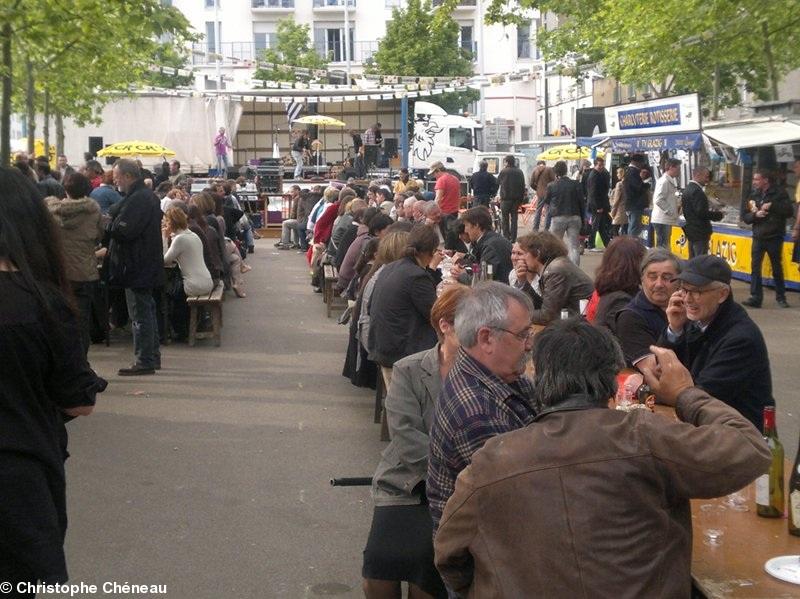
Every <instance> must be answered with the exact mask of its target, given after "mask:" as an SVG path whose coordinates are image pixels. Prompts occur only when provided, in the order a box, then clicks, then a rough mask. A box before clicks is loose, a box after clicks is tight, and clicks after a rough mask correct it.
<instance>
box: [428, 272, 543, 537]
mask: <svg viewBox="0 0 800 599" xmlns="http://www.w3.org/2000/svg"><path fill="white" fill-rule="evenodd" d="M532 315H533V305H532V303H531V300H530V298H529V297H528V296H527V295H526V294H524V293H522V292H521V291H519V290H517V289H515V288H513V287H510V286H508V285H504V284H503V283H497V282H487V283H483V284H481V285H479V286H478V287H476V288H475V289H473V290H472V292H471V293H470V295H468V296H467V297H466V298H464V299H463V300H462V302H461V304H460V305H459V306H458V311H457V312H456V321H455V328H456V334H457V335H458V339H459V341H460V342H461V349H460V350H459V354H458V357H457V358H456V362H455V364H454V365H453V368H452V369H451V370H450V374H449V375H448V376H447V380H446V381H445V384H444V386H443V387H442V391H441V393H440V394H439V399H438V401H437V403H436V415H435V417H434V422H433V426H432V428H431V433H430V452H429V457H428V479H427V483H426V495H427V498H428V503H429V508H430V511H431V517H432V518H433V526H434V531H435V530H436V527H437V526H438V525H439V519H440V518H441V516H442V512H443V511H444V506H445V504H446V503H447V500H448V499H449V498H450V495H452V494H453V490H454V488H455V484H456V477H457V476H458V473H459V472H461V471H462V470H463V469H464V468H466V467H467V466H468V465H469V463H470V461H471V458H472V454H473V453H475V452H476V451H477V450H478V449H480V448H481V447H482V446H483V444H484V443H485V442H486V440H487V439H489V438H490V437H494V436H495V435H499V434H502V433H506V432H508V431H512V430H516V429H518V428H522V427H524V426H526V425H527V424H530V423H531V422H532V421H533V419H534V417H535V416H536V414H537V413H538V411H539V410H538V409H537V408H536V406H535V404H534V400H533V385H532V384H531V382H530V380H529V379H528V378H527V377H526V376H525V375H524V373H525V367H526V366H527V364H528V362H529V361H530V352H531V347H532V341H533V330H532V329H531V318H532Z"/></svg>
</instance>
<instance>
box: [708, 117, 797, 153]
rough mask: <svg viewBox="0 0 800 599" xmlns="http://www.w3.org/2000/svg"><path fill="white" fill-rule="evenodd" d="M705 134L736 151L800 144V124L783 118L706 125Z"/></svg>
mask: <svg viewBox="0 0 800 599" xmlns="http://www.w3.org/2000/svg"><path fill="white" fill-rule="evenodd" d="M703 133H705V135H706V136H707V137H710V138H711V139H713V140H714V141H717V142H719V143H721V144H723V145H725V146H730V147H732V148H735V149H741V148H755V147H758V146H772V145H775V144H784V143H793V142H800V122H798V121H793V120H790V119H787V118H785V117H784V118H782V117H772V118H764V119H749V120H745V121H732V122H727V123H725V122H722V123H705V124H704V125H703Z"/></svg>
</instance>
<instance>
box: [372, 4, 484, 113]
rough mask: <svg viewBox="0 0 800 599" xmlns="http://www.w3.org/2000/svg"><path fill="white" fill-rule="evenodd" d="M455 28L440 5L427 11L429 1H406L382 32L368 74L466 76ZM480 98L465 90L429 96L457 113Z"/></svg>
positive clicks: (467, 63)
mask: <svg viewBox="0 0 800 599" xmlns="http://www.w3.org/2000/svg"><path fill="white" fill-rule="evenodd" d="M458 35H459V27H458V23H456V22H455V21H454V20H453V18H452V16H451V14H450V11H449V10H448V9H446V8H445V7H444V6H443V7H440V8H439V9H437V10H436V11H431V4H430V0H408V3H407V5H406V8H405V9H401V8H395V9H394V10H393V11H392V20H391V21H389V22H387V24H386V35H385V36H384V38H383V39H382V40H381V41H380V44H379V46H378V51H377V52H376V53H375V54H374V56H373V63H372V64H371V65H370V67H369V69H368V70H369V71H370V72H372V73H377V74H382V75H402V76H406V77H415V76H416V77H470V76H471V75H472V74H473V73H472V60H471V58H470V55H469V53H468V52H467V51H465V50H464V49H462V48H461V47H460V46H459V43H458ZM479 97H480V93H479V92H477V91H475V90H469V91H466V92H462V93H453V94H442V95H441V96H431V98H430V101H431V102H434V103H436V104H438V105H439V106H441V107H442V108H444V109H445V110H446V111H447V112H458V111H460V110H461V109H463V108H466V106H467V104H469V103H470V102H474V101H475V100H477V99H478V98H479Z"/></svg>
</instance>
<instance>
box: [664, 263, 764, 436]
mask: <svg viewBox="0 0 800 599" xmlns="http://www.w3.org/2000/svg"><path fill="white" fill-rule="evenodd" d="M677 279H678V281H679V284H680V287H679V289H678V290H677V291H676V292H675V293H673V294H672V297H670V300H669V305H668V306H667V320H668V321H669V328H667V329H666V331H665V332H664V335H662V337H661V339H660V340H659V343H658V345H661V346H664V347H668V348H670V349H674V350H675V353H677V354H678V357H679V358H680V360H681V362H683V364H684V365H685V366H686V367H687V368H688V369H689V370H690V371H691V373H692V377H694V380H695V382H696V383H697V386H698V387H701V388H702V389H705V390H706V391H707V392H708V393H710V394H711V395H713V396H714V397H718V398H719V399H721V400H722V401H724V402H725V403H726V404H728V405H729V406H731V407H733V408H736V409H737V410H738V411H739V412H740V413H741V414H742V415H743V416H744V417H745V418H747V419H748V420H749V421H750V422H752V423H753V424H754V425H755V426H756V427H757V428H758V429H759V430H761V428H762V425H763V412H764V406H774V405H775V400H774V399H773V398H772V375H771V373H770V368H769V355H768V353H767V345H766V343H764V337H763V335H762V334H761V330H760V329H759V328H758V325H756V323H754V322H753V321H752V320H751V319H750V316H748V314H747V312H746V311H745V309H744V308H742V307H741V306H740V305H739V304H737V303H736V302H734V301H733V292H732V291H731V267H730V266H729V265H728V263H727V262H726V261H725V260H723V259H722V258H718V257H717V256H709V255H702V256H696V257H694V258H692V259H691V260H689V261H688V262H687V263H686V265H685V266H684V268H683V271H682V272H681V273H680V274H679V275H678V277H677Z"/></svg>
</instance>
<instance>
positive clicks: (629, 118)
mask: <svg viewBox="0 0 800 599" xmlns="http://www.w3.org/2000/svg"><path fill="white" fill-rule="evenodd" d="M605 117H606V134H607V135H610V136H612V137H616V136H622V135H656V134H662V133H685V132H687V131H699V130H700V100H699V98H698V95H697V94H686V95H683V96H671V97H669V98H658V99H657V100H647V101H645V102H633V103H630V104H618V105H616V106H609V107H607V108H606V109H605Z"/></svg>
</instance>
